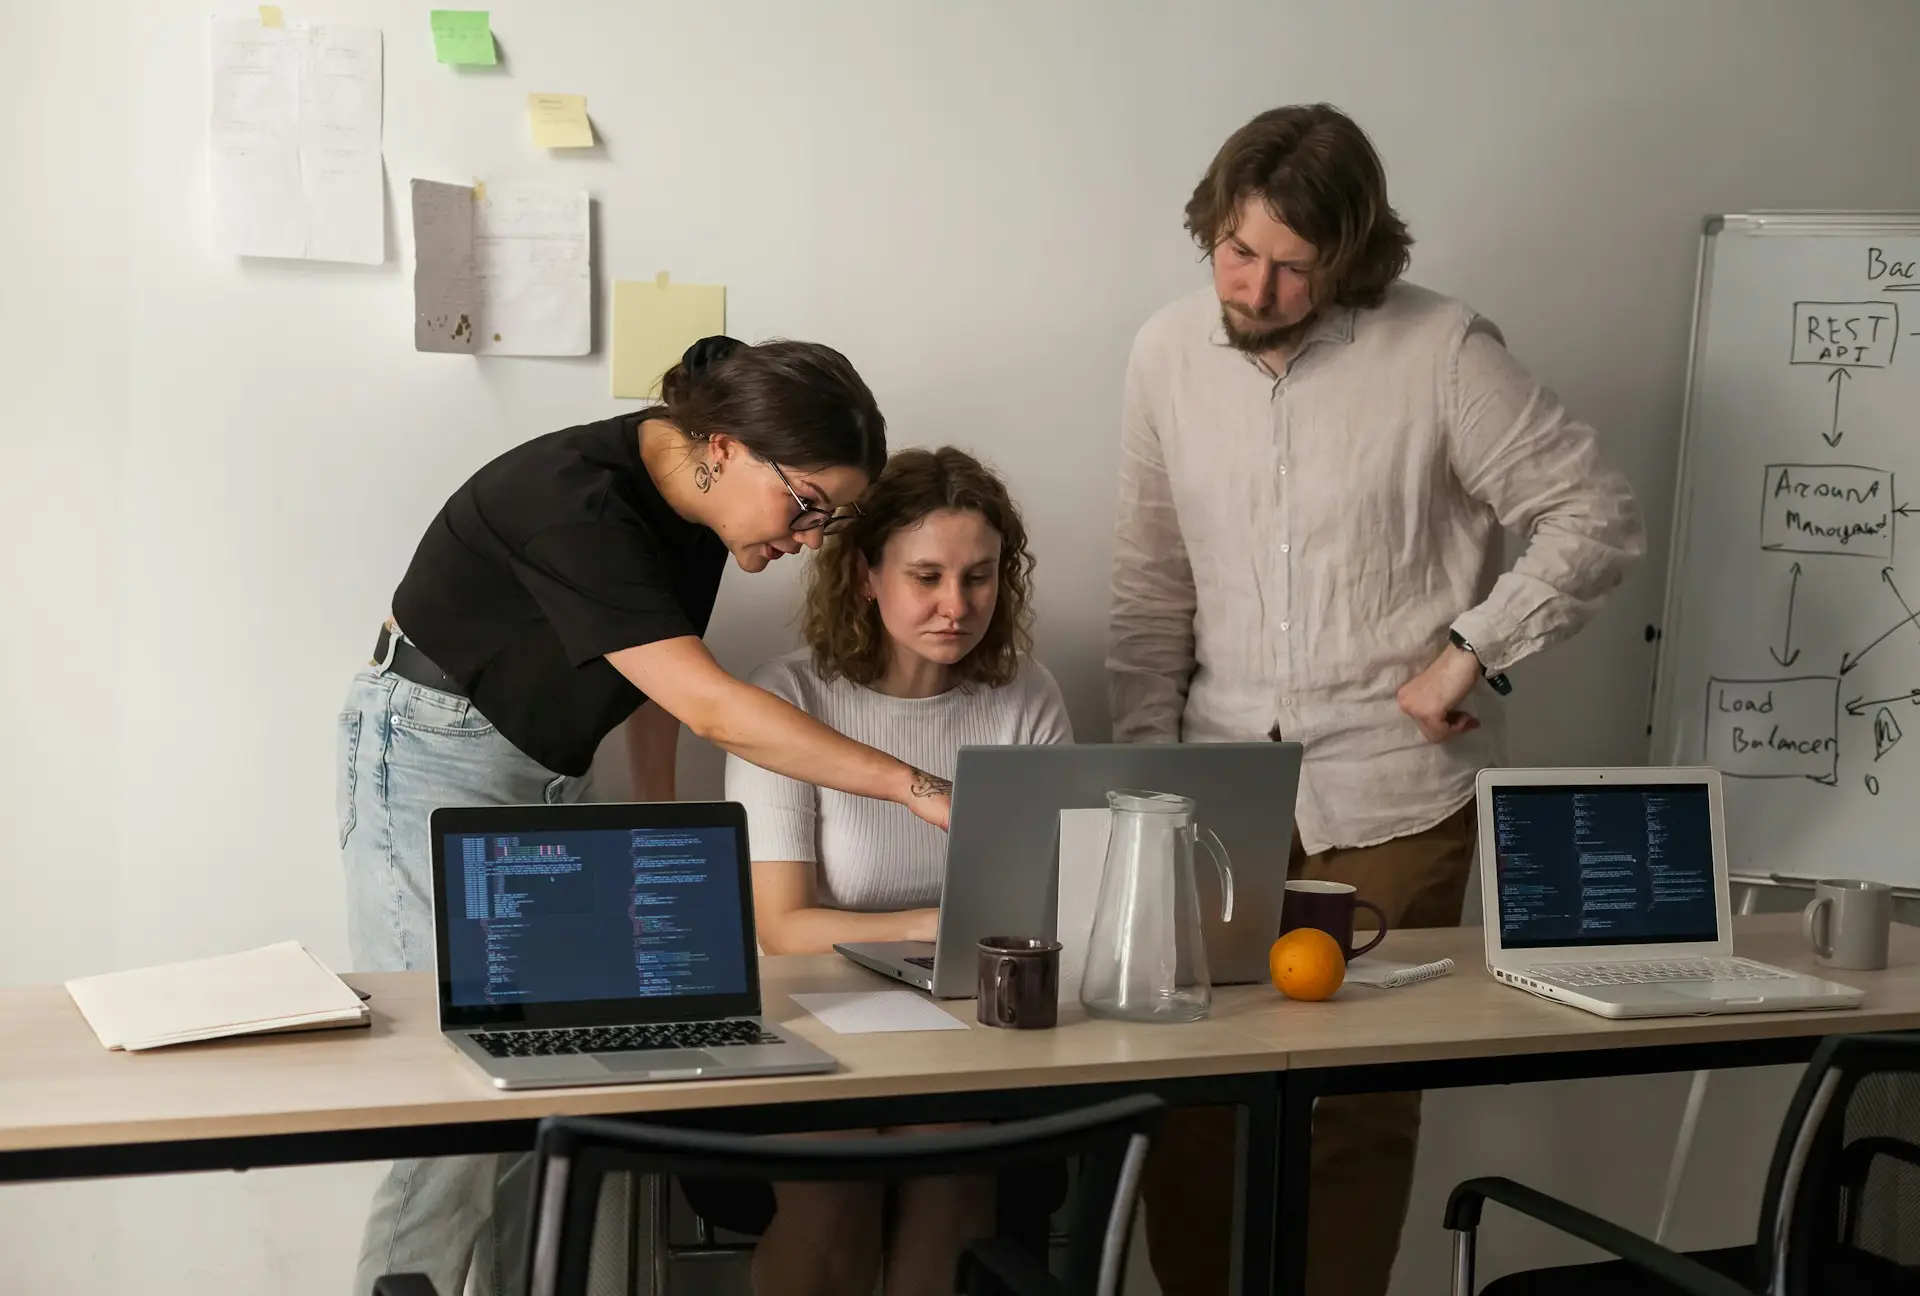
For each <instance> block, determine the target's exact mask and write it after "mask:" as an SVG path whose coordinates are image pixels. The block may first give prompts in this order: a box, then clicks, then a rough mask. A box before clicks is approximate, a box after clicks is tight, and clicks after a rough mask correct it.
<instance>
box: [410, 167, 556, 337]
mask: <svg viewBox="0 0 1920 1296" xmlns="http://www.w3.org/2000/svg"><path fill="white" fill-rule="evenodd" d="M412 191H413V231H414V248H415V263H414V276H413V299H414V316H413V329H414V332H413V345H414V349H415V350H417V351H451V352H465V353H471V354H475V355H544V356H562V355H585V354H587V352H588V351H589V350H590V349H591V348H592V340H593V319H592V296H593V287H592V258H591V249H590V247H589V240H590V237H591V236H590V233H589V224H588V222H589V200H588V197H587V194H586V193H585V192H584V191H566V190H554V189H538V188H527V187H517V186H515V187H502V186H490V187H488V188H487V189H486V190H484V191H483V192H480V193H476V192H475V190H473V189H471V188H469V187H468V186H466V185H452V184H440V183H437V182H435V181H431V180H415V181H414V182H413V186H412Z"/></svg>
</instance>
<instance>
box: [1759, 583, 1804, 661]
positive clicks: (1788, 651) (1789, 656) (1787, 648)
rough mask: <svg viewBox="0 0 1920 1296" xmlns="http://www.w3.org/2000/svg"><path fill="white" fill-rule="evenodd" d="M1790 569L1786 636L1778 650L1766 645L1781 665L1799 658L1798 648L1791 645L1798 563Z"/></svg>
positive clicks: (1798, 588) (1797, 586) (1797, 588)
mask: <svg viewBox="0 0 1920 1296" xmlns="http://www.w3.org/2000/svg"><path fill="white" fill-rule="evenodd" d="M1792 571H1793V579H1792V581H1791V583H1789V584H1788V586H1787V634H1786V638H1785V640H1784V641H1783V642H1782V643H1781V645H1780V652H1774V651H1773V645H1772V644H1768V645H1767V651H1768V652H1769V653H1773V659H1774V660H1775V661H1777V662H1779V663H1780V664H1781V665H1782V666H1791V665H1793V663H1794V662H1796V661H1798V660H1799V658H1800V650H1799V649H1798V648H1795V647H1794V646H1793V596H1794V595H1795V594H1797V593H1798V592H1799V590H1800V564H1799V563H1795V564H1794V565H1793V568H1792ZM1782 653H1784V654H1785V656H1782V655H1781V654H1782Z"/></svg>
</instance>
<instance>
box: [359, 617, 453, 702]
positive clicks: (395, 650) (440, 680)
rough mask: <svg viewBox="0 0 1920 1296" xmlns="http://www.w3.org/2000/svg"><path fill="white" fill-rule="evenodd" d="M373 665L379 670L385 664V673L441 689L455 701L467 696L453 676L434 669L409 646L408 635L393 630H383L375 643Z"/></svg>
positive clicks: (428, 660)
mask: <svg viewBox="0 0 1920 1296" xmlns="http://www.w3.org/2000/svg"><path fill="white" fill-rule="evenodd" d="M389 652H391V653H392V654H393V659H392V660H391V661H388V659H387V654H388V653H389ZM373 661H374V664H375V665H376V666H378V665H380V664H381V663H383V662H385V663H386V669H388V670H390V671H392V672H393V673H394V674H395V675H398V676H399V677H400V678H401V679H403V680H411V681H412V682H413V683H415V684H423V685H425V686H426V687H427V688H430V689H439V690H440V691H441V692H442V693H451V694H453V695H454V696H455V697H465V696H466V695H467V691H466V690H465V689H463V688H461V687H460V685H459V684H458V683H457V682H456V681H455V680H454V678H453V676H451V675H449V674H447V673H446V672H445V671H443V670H441V669H440V668H439V667H438V666H435V665H434V664H433V659H432V658H431V657H429V656H427V655H426V654H425V653H423V652H421V651H420V650H419V649H418V648H416V647H414V646H413V645H412V644H410V643H408V642H407V639H406V636H405V635H398V634H395V633H394V630H393V627H392V626H389V625H382V626H381V627H380V637H379V638H378V639H376V640H374V643H373Z"/></svg>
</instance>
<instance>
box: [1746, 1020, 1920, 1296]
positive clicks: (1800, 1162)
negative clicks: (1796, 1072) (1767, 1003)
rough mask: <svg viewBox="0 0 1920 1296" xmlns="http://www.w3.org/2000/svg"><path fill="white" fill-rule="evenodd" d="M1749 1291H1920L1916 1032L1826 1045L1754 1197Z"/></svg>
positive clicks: (1802, 1294)
mask: <svg viewBox="0 0 1920 1296" xmlns="http://www.w3.org/2000/svg"><path fill="white" fill-rule="evenodd" d="M1755 1264H1756V1268H1757V1272H1756V1273H1755V1274H1754V1280H1755V1283H1756V1289H1757V1290H1759V1291H1764V1292H1767V1293H1769V1296H1813V1294H1814V1293H1829V1292H1840V1291H1847V1292H1854V1293H1862V1294H1863V1296H1864V1294H1865V1293H1872V1292H1881V1291H1893V1292H1920V1269H1916V1268H1915V1267H1914V1266H1916V1265H1920V1034H1909V1035H1840V1036H1833V1037H1830V1038H1828V1039H1827V1040H1825V1041H1823V1042H1822V1043H1821V1045H1820V1047H1819V1048H1818V1049H1817V1050H1815V1052H1814V1055H1813V1058H1812V1060H1811V1061H1809V1062H1808V1063H1807V1070H1806V1074H1805V1075H1803V1076H1802V1077H1801V1079H1800V1086H1799V1088H1798V1089H1797V1090H1796V1091H1795V1092H1794V1096H1793V1101H1792V1103H1791V1104H1789V1105H1788V1108H1787V1115H1786V1119H1785V1121H1784V1122H1783V1123H1782V1124H1781V1128H1780V1139H1779V1142H1778V1143H1777V1144H1775V1146H1774V1152H1773V1163H1772V1166H1771V1168H1770V1169H1769V1170H1768V1173H1767V1188H1766V1193H1765V1195H1764V1196H1763V1197H1762V1199H1761V1206H1760V1231H1759V1235H1758V1238H1757V1246H1756V1247H1755Z"/></svg>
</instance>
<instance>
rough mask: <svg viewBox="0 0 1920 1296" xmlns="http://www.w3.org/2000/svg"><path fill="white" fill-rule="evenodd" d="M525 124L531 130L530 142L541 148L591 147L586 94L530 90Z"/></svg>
mask: <svg viewBox="0 0 1920 1296" xmlns="http://www.w3.org/2000/svg"><path fill="white" fill-rule="evenodd" d="M527 124H528V126H529V128H530V129H531V130H532V131H533V142H534V143H535V144H536V145H538V146H539V147H541V148H547V149H562V148H592V147H593V123H592V122H590V121H588V120H587V97H586V96H585V95H569V94H530V95H528V96H527Z"/></svg>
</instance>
